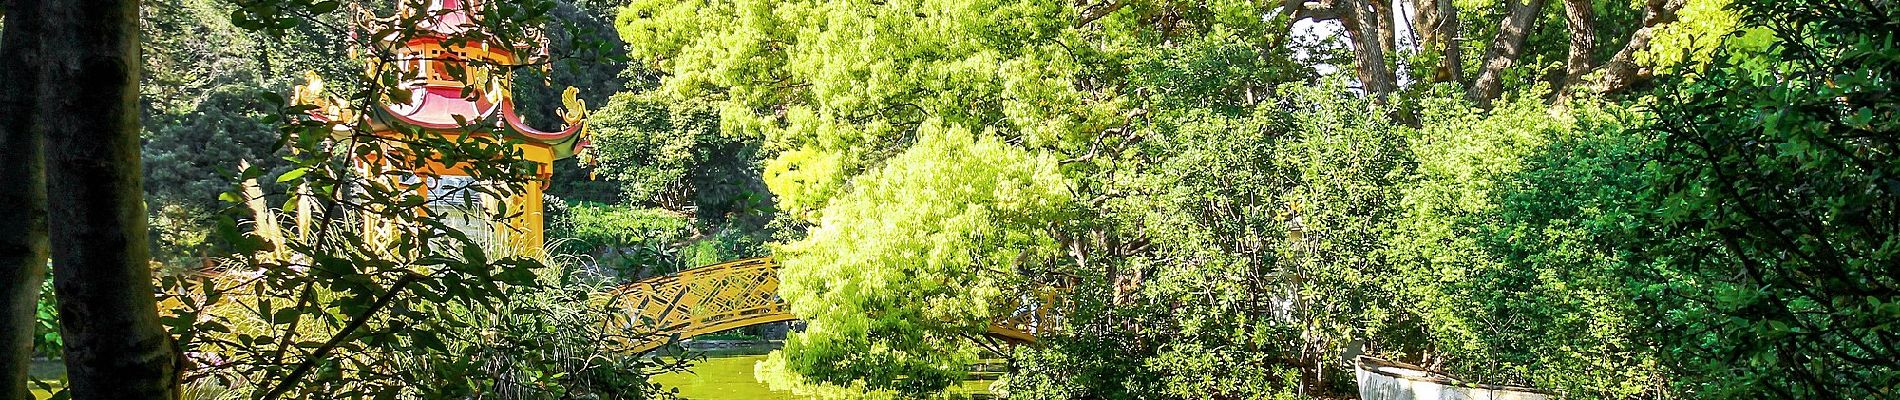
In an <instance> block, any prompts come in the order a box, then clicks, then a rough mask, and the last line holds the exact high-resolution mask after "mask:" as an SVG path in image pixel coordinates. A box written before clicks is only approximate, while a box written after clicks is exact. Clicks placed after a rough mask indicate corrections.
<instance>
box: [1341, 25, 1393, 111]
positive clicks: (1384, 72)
mask: <svg viewBox="0 0 1900 400" xmlns="http://www.w3.org/2000/svg"><path fill="white" fill-rule="evenodd" d="M1367 1H1368V0H1340V1H1339V2H1338V3H1336V4H1335V6H1336V7H1343V9H1341V10H1340V11H1341V12H1340V23H1342V24H1343V25H1345V27H1346V37H1347V38H1348V39H1350V40H1351V42H1352V47H1353V57H1352V60H1353V61H1352V64H1353V70H1354V71H1355V72H1356V73H1357V75H1358V78H1359V84H1360V85H1362V86H1363V87H1364V88H1365V91H1366V95H1367V96H1370V97H1372V98H1373V99H1374V101H1375V102H1379V101H1383V100H1384V99H1385V96H1386V95H1387V94H1390V93H1392V92H1393V91H1394V90H1396V89H1397V85H1398V82H1396V80H1397V79H1395V77H1394V76H1393V75H1392V69H1391V68H1389V67H1387V66H1386V64H1385V55H1386V52H1385V49H1386V47H1387V45H1386V44H1385V42H1386V41H1390V40H1391V39H1390V38H1391V36H1392V33H1391V31H1385V30H1382V29H1380V28H1381V26H1382V24H1380V23H1379V20H1380V19H1382V18H1383V19H1388V20H1389V19H1390V18H1389V17H1390V16H1386V15H1380V14H1379V13H1378V12H1377V11H1375V10H1374V8H1373V7H1372V6H1371V5H1370V4H1368V3H1367ZM1370 1H1381V0H1370Z"/></svg>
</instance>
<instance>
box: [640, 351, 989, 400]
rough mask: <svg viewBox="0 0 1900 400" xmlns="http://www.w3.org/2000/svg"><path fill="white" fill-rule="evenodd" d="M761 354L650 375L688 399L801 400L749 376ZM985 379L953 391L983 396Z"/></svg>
mask: <svg viewBox="0 0 1900 400" xmlns="http://www.w3.org/2000/svg"><path fill="white" fill-rule="evenodd" d="M764 359H765V356H762V355H737V356H723V357H710V358H707V359H705V360H702V361H700V362H699V364H697V365H694V366H693V369H692V372H679V373H671V374H665V375H659V376H655V377H653V380H654V381H655V382H659V383H660V384H661V385H664V386H666V387H669V388H675V389H679V391H680V392H679V394H680V397H684V398H687V399H692V400H755V399H756V400H793V399H797V400H803V399H806V397H802V396H797V395H794V394H792V393H791V392H776V391H772V389H771V388H769V387H766V385H765V384H764V383H761V382H759V381H758V379H755V378H753V377H752V365H753V364H755V363H758V362H759V361H761V360H764ZM990 382H991V381H989V380H969V381H964V382H963V385H962V386H961V387H958V388H956V389H954V390H956V391H957V392H960V393H966V394H974V395H983V394H988V393H989V386H990Z"/></svg>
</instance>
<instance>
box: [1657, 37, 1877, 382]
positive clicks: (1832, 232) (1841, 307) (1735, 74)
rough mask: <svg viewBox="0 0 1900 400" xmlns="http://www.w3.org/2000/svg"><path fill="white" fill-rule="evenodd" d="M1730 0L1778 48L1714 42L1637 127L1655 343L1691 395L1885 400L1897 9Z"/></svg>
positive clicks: (1665, 92)
mask: <svg viewBox="0 0 1900 400" xmlns="http://www.w3.org/2000/svg"><path fill="white" fill-rule="evenodd" d="M1738 4H1741V5H1743V6H1744V8H1743V10H1744V11H1745V12H1744V14H1743V17H1742V20H1743V21H1744V23H1745V24H1747V25H1750V26H1759V27H1762V28H1765V29H1766V30H1767V31H1768V32H1770V33H1771V34H1772V37H1773V44H1772V46H1770V47H1768V48H1767V49H1766V51H1763V52H1759V53H1757V52H1752V51H1750V50H1753V49H1750V48H1746V47H1744V48H1737V49H1725V50H1724V51H1721V52H1718V53H1716V54H1715V55H1714V56H1713V57H1712V58H1713V61H1712V63H1711V65H1710V66H1709V67H1708V69H1707V72H1705V73H1703V74H1701V75H1698V76H1695V77H1694V81H1692V82H1686V83H1681V82H1678V83H1677V84H1676V85H1673V86H1671V87H1668V88H1667V89H1665V90H1662V91H1660V92H1659V95H1658V96H1659V97H1658V99H1657V101H1656V103H1657V104H1656V108H1657V115H1656V120H1655V121H1654V124H1653V125H1652V126H1648V127H1645V129H1653V130H1654V132H1655V135H1656V137H1657V141H1658V146H1657V148H1658V152H1659V154H1658V159H1657V162H1656V167H1655V168H1656V170H1655V179H1656V180H1655V182H1654V185H1655V190H1656V192H1655V193H1654V194H1653V197H1652V198H1651V199H1649V200H1651V201H1652V202H1653V203H1652V205H1651V206H1652V207H1656V209H1658V210H1661V213H1660V214H1661V215H1659V219H1660V221H1659V229H1660V230H1661V235H1659V238H1658V239H1659V241H1658V243H1657V244H1656V246H1655V248H1654V251H1656V252H1657V253H1658V254H1657V257H1658V259H1659V261H1661V262H1662V263H1663V266H1662V267H1661V268H1658V269H1657V271H1656V272H1655V276H1654V279H1653V282H1654V283H1653V284H1652V285H1651V286H1649V287H1648V288H1647V290H1648V292H1649V294H1650V296H1648V297H1646V298H1645V299H1644V300H1645V301H1656V302H1661V303H1662V304H1663V310H1664V311H1663V315H1662V316H1661V318H1660V321H1659V322H1660V324H1659V326H1658V330H1657V334H1658V336H1659V337H1660V338H1661V340H1662V342H1663V350H1664V351H1665V354H1666V356H1667V357H1668V359H1669V361H1670V362H1671V363H1672V366H1674V367H1676V368H1678V369H1679V370H1680V371H1681V373H1682V374H1683V376H1684V377H1685V379H1683V380H1682V381H1680V382H1679V384H1680V385H1681V388H1682V389H1683V390H1684V391H1685V392H1687V393H1692V394H1694V395H1695V396H1697V397H1703V398H1758V397H1785V398H1878V397H1890V396H1892V395H1893V394H1894V392H1893V388H1894V387H1895V386H1896V385H1900V363H1897V361H1896V360H1900V351H1896V348H1895V347H1894V344H1895V343H1900V333H1896V332H1900V324H1897V323H1896V322H1895V321H1900V319H1897V318H1896V317H1900V305H1896V304H1895V299H1896V298H1900V282H1896V277H1900V229H1896V227H1897V226H1900V225H1897V224H1896V212H1895V210H1897V209H1900V180H1896V179H1897V178H1896V177H1900V164H1897V163H1895V162H1894V153H1895V152H1896V151H1900V144H1896V143H1900V142H1896V141H1895V140H1894V138H1896V137H1900V123H1896V121H1900V119H1896V118H1895V115H1896V113H1900V100H1897V99H1900V98H1896V97H1895V96H1893V95H1892V94H1893V91H1894V89H1895V87H1896V80H1897V79H1900V71H1896V69H1895V68H1894V66H1895V65H1896V63H1900V48H1896V47H1895V40H1896V39H1897V37H1896V34H1897V33H1900V25H1896V23H1895V21H1896V20H1900V8H1896V7H1895V5H1894V4H1893V3H1891V2H1825V1H1739V2H1738ZM1750 36H1754V35H1750ZM1746 37H1749V36H1745V38H1746Z"/></svg>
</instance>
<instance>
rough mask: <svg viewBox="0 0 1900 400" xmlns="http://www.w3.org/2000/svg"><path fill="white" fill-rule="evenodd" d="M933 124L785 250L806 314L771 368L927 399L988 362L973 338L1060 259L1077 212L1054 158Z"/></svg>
mask: <svg viewBox="0 0 1900 400" xmlns="http://www.w3.org/2000/svg"><path fill="white" fill-rule="evenodd" d="M939 124H940V123H939V122H936V121H929V122H926V123H925V124H924V125H923V126H921V127H920V129H921V132H920V134H921V135H922V137H920V138H918V140H917V144H916V145H915V146H913V147H911V148H910V149H908V150H906V151H904V152H903V153H900V154H899V155H897V156H896V157H892V158H891V160H890V162H888V163H886V164H885V166H884V167H880V168H878V169H876V170H874V171H872V172H871V173H869V174H868V175H866V176H864V177H861V178H859V179H857V180H855V181H854V184H853V186H852V189H851V191H850V192H848V193H847V194H845V195H844V196H843V197H840V198H838V199H837V200H835V201H834V202H832V203H831V204H830V205H828V206H826V208H825V209H824V211H823V212H824V215H825V217H824V219H823V220H822V221H820V223H819V225H818V228H816V229H814V230H813V231H812V234H811V236H810V237H809V238H807V239H805V240H802V241H799V242H796V243H791V244H787V245H786V246H784V247H782V248H780V249H778V251H777V254H778V257H779V262H780V263H781V264H782V265H783V266H784V267H783V269H782V271H781V272H780V280H781V283H780V285H781V286H780V295H781V296H783V297H784V298H785V301H786V302H787V303H789V304H790V305H791V308H792V313H793V314H795V315H799V316H800V317H801V318H803V319H805V321H806V329H805V331H804V332H798V333H794V334H793V335H792V336H791V337H790V338H789V339H787V341H786V344H785V349H784V350H782V351H777V352H774V353H773V354H772V355H771V356H770V358H769V359H768V361H766V362H767V363H770V364H777V365H779V366H778V367H777V368H783V369H785V370H788V371H791V372H794V373H796V374H798V376H799V377H802V378H803V379H808V380H810V381H813V382H817V383H822V384H826V385H833V386H842V387H855V388H859V389H864V390H872V391H893V392H896V393H898V394H902V395H906V396H919V395H923V394H929V393H933V392H937V391H940V390H942V389H944V388H946V387H949V386H950V385H952V384H955V383H956V382H958V381H959V380H960V378H961V377H962V376H963V372H964V369H963V368H964V366H966V365H968V364H969V363H971V362H973V361H975V360H976V357H977V354H976V353H975V349H974V348H973V347H972V346H970V344H969V343H968V342H967V340H969V338H970V337H972V336H975V335H980V334H982V333H983V331H984V330H985V329H986V327H987V326H988V325H989V322H990V320H991V319H992V318H995V317H997V316H1000V315H1004V313H1007V312H1010V310H1001V309H997V308H996V305H997V304H999V300H1000V299H1003V298H1008V297H1016V296H1027V295H1028V294H1025V293H1028V292H1025V291H1024V287H1023V286H1022V285H1021V283H1022V279H1023V278H1022V276H1021V274H1020V272H1019V271H1020V270H1022V269H1024V268H1029V267H1031V266H1033V265H1036V264H1038V263H1039V262H1041V260H1046V259H1049V258H1051V257H1054V256H1055V253H1056V247H1055V243H1054V241H1053V240H1051V239H1050V238H1049V236H1048V233H1047V232H1048V231H1047V230H1048V229H1049V227H1050V226H1051V225H1052V224H1055V223H1058V222H1059V221H1061V220H1062V219H1063V214H1064V212H1065V211H1066V208H1067V207H1068V201H1069V199H1070V198H1069V196H1068V192H1067V183H1066V182H1065V181H1064V180H1063V179H1062V178H1061V176H1060V175H1059V174H1057V173H1056V170H1055V167H1056V166H1055V162H1054V160H1053V159H1052V158H1051V157H1049V156H1046V155H1036V154H1033V153H1030V152H1028V151H1024V150H1022V149H1020V148H1017V147H1014V146H1010V145H1007V144H1004V143H1003V142H1002V141H1001V140H999V139H997V138H996V137H994V136H991V135H989V134H981V135H979V134H972V133H971V132H969V131H968V130H967V129H965V128H960V127H954V126H943V125H939Z"/></svg>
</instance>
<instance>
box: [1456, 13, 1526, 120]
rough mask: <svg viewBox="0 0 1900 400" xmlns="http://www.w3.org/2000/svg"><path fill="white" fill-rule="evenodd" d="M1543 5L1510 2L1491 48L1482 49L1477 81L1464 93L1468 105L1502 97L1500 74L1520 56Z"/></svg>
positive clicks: (1502, 83)
mask: <svg viewBox="0 0 1900 400" xmlns="http://www.w3.org/2000/svg"><path fill="white" fill-rule="evenodd" d="M1544 1H1545V0H1510V7H1511V9H1510V10H1511V13H1510V15H1509V16H1506V17H1505V18H1504V22H1503V24H1502V25H1501V26H1499V27H1498V35H1497V37H1495V38H1492V39H1491V45H1490V46H1487V47H1485V50H1484V63H1483V65H1481V66H1480V68H1479V70H1478V78H1477V79H1476V80H1473V81H1472V82H1471V88H1470V92H1469V93H1467V95H1468V96H1469V97H1470V98H1471V101H1474V102H1477V103H1478V104H1479V105H1482V106H1489V105H1490V104H1491V100H1495V99H1497V98H1498V95H1501V94H1503V93H1504V70H1505V69H1508V68H1510V67H1511V64H1513V63H1516V62H1517V58H1518V56H1520V55H1522V54H1523V52H1524V38H1525V37H1528V36H1530V32H1531V29H1533V28H1535V24H1536V22H1537V16H1538V15H1539V14H1542V13H1543V10H1544Z"/></svg>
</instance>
